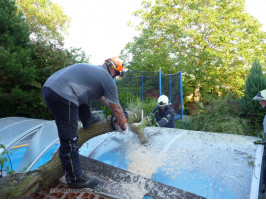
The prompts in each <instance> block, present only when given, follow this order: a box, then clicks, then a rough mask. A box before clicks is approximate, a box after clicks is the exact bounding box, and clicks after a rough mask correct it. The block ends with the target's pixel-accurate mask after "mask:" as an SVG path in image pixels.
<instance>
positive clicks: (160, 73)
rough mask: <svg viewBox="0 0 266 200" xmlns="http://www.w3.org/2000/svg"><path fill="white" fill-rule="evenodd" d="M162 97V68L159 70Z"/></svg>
mask: <svg viewBox="0 0 266 200" xmlns="http://www.w3.org/2000/svg"><path fill="white" fill-rule="evenodd" d="M161 95H162V72H161V68H160V70H159V96H161Z"/></svg>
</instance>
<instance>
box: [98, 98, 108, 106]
mask: <svg viewBox="0 0 266 200" xmlns="http://www.w3.org/2000/svg"><path fill="white" fill-rule="evenodd" d="M100 101H101V102H102V103H103V104H104V105H106V106H107V107H109V102H107V101H105V97H104V96H102V97H101V98H100Z"/></svg>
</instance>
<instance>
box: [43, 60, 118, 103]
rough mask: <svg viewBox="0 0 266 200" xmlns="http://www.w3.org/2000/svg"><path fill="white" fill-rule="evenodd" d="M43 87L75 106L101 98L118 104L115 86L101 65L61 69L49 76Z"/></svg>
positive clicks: (78, 65) (80, 65) (73, 66)
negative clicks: (103, 97)
mask: <svg viewBox="0 0 266 200" xmlns="http://www.w3.org/2000/svg"><path fill="white" fill-rule="evenodd" d="M44 87H49V88H50V89H52V90H53V91H54V92H55V93H57V94H58V95H60V96H61V97H63V98H64V99H67V100H68V101H70V102H73V103H74V104H76V105H77V106H79V105H82V104H86V103H88V102H89V101H90V100H94V99H99V98H100V97H101V96H105V99H106V101H109V102H111V103H115V104H119V101H118V98H117V88H116V85H115V83H114V81H113V79H112V77H111V76H110V75H109V73H108V72H107V71H106V70H105V68H104V66H102V65H89V64H76V65H72V66H69V67H66V68H63V69H61V70H59V71H57V72H56V73H54V74H53V75H52V76H50V77H49V78H48V80H47V81H46V82H45V84H44Z"/></svg>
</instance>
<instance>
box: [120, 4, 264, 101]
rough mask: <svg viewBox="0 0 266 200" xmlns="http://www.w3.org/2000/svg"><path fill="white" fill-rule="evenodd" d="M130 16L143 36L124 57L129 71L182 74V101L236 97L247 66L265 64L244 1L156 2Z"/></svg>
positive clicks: (255, 26) (260, 36) (256, 25)
mask: <svg viewBox="0 0 266 200" xmlns="http://www.w3.org/2000/svg"><path fill="white" fill-rule="evenodd" d="M143 5H144V6H143V9H142V10H139V11H138V12H136V13H135V14H136V15H137V16H139V17H140V18H141V19H142V22H141V23H140V26H138V28H140V29H141V30H142V34H141V35H140V36H139V37H136V38H135V39H134V41H133V42H132V43H129V44H128V45H127V46H126V47H125V50H124V51H123V53H122V54H123V56H124V57H131V58H132V59H131V60H128V61H127V62H128V63H129V64H130V67H129V68H130V69H134V70H141V71H145V70H146V71H158V70H159V68H161V69H162V71H163V72H164V73H176V72H177V71H182V72H183V74H184V75H183V83H184V88H185V90H184V95H190V94H189V93H186V92H188V91H189V90H186V89H187V88H193V90H194V92H193V93H192V94H193V96H194V97H199V98H195V99H194V100H195V101H199V100H200V98H204V97H205V96H208V95H209V94H210V93H211V94H214V95H218V93H219V94H225V93H226V91H232V92H233V93H234V94H236V95H237V96H238V97H240V96H241V95H242V94H243V86H244V82H245V79H246V77H247V75H248V66H250V63H251V62H252V60H253V59H254V57H258V58H259V59H260V60H261V63H265V52H266V49H265V44H264V41H265V39H266V34H265V33H264V32H261V31H260V30H259V27H261V25H260V24H259V23H258V21H257V20H255V19H254V18H253V17H252V16H250V15H248V14H247V13H245V11H244V0H232V1H231V0H230V1H218V0H206V1H197V0H175V1H173V0H157V1H155V2H154V3H143Z"/></svg>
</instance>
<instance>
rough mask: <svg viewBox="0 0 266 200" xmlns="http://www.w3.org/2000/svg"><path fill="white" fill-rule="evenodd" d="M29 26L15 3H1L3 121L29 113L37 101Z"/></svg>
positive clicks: (0, 112)
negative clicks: (19, 114) (4, 118)
mask: <svg viewBox="0 0 266 200" xmlns="http://www.w3.org/2000/svg"><path fill="white" fill-rule="evenodd" d="M29 35H30V32H29V29H28V25H27V24H26V23H25V22H24V18H23V16H22V14H21V12H18V13H17V7H16V6H15V1H13V0H1V1H0V44H1V46H0V76H1V79H0V104H1V107H0V117H3V116H11V115H14V114H15V113H20V112H26V111H27V108H28V107H30V106H31V104H32V102H34V101H35V100H36V87H35V85H34V80H35V78H36V67H35V65H34V63H33V61H32V50H33V49H32V45H31V43H30V38H29Z"/></svg>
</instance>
